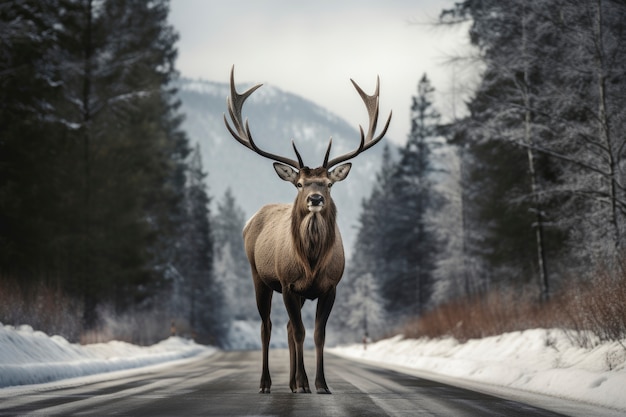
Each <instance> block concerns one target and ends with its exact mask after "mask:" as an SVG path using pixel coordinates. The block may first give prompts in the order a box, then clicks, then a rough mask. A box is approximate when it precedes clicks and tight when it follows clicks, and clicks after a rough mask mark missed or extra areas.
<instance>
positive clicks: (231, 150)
mask: <svg viewBox="0 0 626 417" xmlns="http://www.w3.org/2000/svg"><path fill="white" fill-rule="evenodd" d="M249 87H250V85H238V86H237V89H238V91H240V92H241V91H243V90H244V89H246V88H249ZM178 88H179V92H178V95H179V97H180V99H181V101H182V108H181V111H182V113H184V114H185V115H186V119H185V121H184V123H183V129H184V130H186V132H187V134H188V136H189V139H190V141H191V142H192V144H195V143H196V142H198V143H200V147H201V149H202V154H203V164H204V169H205V171H207V172H208V174H209V176H208V180H207V181H208V184H209V192H210V194H211V195H212V196H213V197H214V201H215V200H219V199H221V198H222V196H223V195H224V192H225V190H226V189H227V188H228V187H230V188H231V189H232V191H233V194H234V195H235V198H236V200H237V202H238V203H239V205H241V207H242V208H243V209H244V211H245V212H246V215H247V216H252V214H254V212H256V210H258V209H259V208H260V207H261V206H262V205H264V204H267V203H272V202H292V201H293V199H294V197H295V193H296V190H295V188H294V187H293V186H292V185H291V184H289V183H287V182H284V181H282V180H280V179H279V178H278V176H277V175H276V173H275V171H274V169H273V167H272V162H271V161H270V160H269V159H266V158H263V157H261V156H259V155H256V154H254V152H252V151H250V150H248V149H246V148H245V147H243V146H242V145H240V144H239V143H237V142H236V141H235V140H234V139H233V138H232V137H231V136H230V134H229V133H228V131H227V130H226V127H225V126H224V120H223V114H224V113H225V112H226V97H227V96H228V94H229V87H228V84H226V83H217V82H212V81H197V80H189V79H183V80H181V81H179V83H178ZM243 114H244V118H246V117H248V119H249V121H250V130H251V131H252V135H253V137H254V139H255V141H256V142H257V143H258V145H259V147H261V148H262V149H265V150H267V151H270V152H273V153H277V154H280V155H285V156H287V157H290V158H294V159H295V155H294V153H293V149H292V148H291V139H294V140H295V142H296V145H297V146H298V150H299V151H300V153H301V154H302V158H303V160H304V163H305V164H307V165H309V166H311V167H316V166H319V165H321V164H322V160H323V159H324V152H325V151H326V146H327V145H328V139H329V138H330V137H331V136H332V137H333V151H332V152H331V158H332V157H333V156H336V155H338V154H341V153H345V152H348V151H350V150H351V149H354V148H356V147H357V146H358V144H359V138H360V135H359V133H358V130H357V129H358V125H359V124H362V125H364V126H365V127H367V123H368V121H367V120H353V121H351V123H350V124H348V123H347V122H346V121H344V120H343V119H341V118H339V117H337V116H335V115H334V114H332V113H330V112H329V111H327V110H325V109H323V108H321V107H320V106H318V105H316V104H314V103H312V102H310V101H308V100H306V99H304V98H302V97H299V96H296V95H294V94H290V93H287V92H284V91H281V90H279V89H278V88H275V87H273V86H271V85H264V86H263V87H261V88H260V89H258V90H257V91H256V92H255V93H254V94H253V95H252V96H251V97H250V98H249V99H248V101H246V103H245V105H244V109H243ZM382 123H383V121H381V125H382ZM385 140H386V139H383V141H385ZM387 143H388V142H387ZM383 146H384V143H379V144H378V145H376V146H375V147H373V148H371V149H370V150H368V151H367V152H365V153H364V154H362V155H359V156H358V157H357V158H355V159H354V160H353V161H352V162H353V168H352V171H351V172H350V175H349V177H348V178H347V180H346V181H344V182H342V183H339V184H337V185H336V186H335V187H334V188H333V198H334V200H335V203H336V205H337V208H338V211H339V220H338V221H339V227H340V230H341V233H342V236H343V239H344V246H345V248H346V252H347V253H348V254H349V253H350V252H351V251H352V248H353V245H354V239H355V237H356V236H355V235H356V229H355V226H356V225H357V221H356V220H357V218H358V215H359V212H360V208H361V200H362V199H363V198H364V197H367V196H368V195H369V193H370V191H371V189H372V184H373V182H374V178H375V175H376V172H377V171H378V169H379V168H380V165H381V155H382V150H383Z"/></svg>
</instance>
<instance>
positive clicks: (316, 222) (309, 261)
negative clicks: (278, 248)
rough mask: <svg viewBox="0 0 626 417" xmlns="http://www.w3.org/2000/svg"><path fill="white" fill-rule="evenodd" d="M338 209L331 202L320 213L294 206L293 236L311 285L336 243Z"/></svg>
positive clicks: (292, 219) (299, 257)
mask: <svg viewBox="0 0 626 417" xmlns="http://www.w3.org/2000/svg"><path fill="white" fill-rule="evenodd" d="M336 217H337V209H336V207H335V204H334V203H333V202H332V201H330V204H329V205H328V207H326V208H325V209H324V210H322V211H321V212H319V213H311V212H309V211H308V210H307V211H303V210H301V209H299V208H298V207H297V205H294V209H293V213H292V218H291V234H292V239H293V242H294V247H295V249H296V253H297V256H298V259H299V261H300V264H301V265H302V267H303V268H304V271H305V275H306V279H307V282H309V283H310V281H311V280H313V279H314V278H315V277H316V276H317V274H318V273H319V271H320V270H321V269H322V268H324V266H325V265H326V263H327V260H328V258H329V255H330V254H331V253H332V248H333V245H334V243H335V219H336Z"/></svg>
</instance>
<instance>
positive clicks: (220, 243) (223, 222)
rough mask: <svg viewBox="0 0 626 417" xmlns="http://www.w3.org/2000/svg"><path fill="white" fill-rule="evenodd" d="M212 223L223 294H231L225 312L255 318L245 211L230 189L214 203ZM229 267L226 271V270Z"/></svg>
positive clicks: (234, 315) (255, 309)
mask: <svg viewBox="0 0 626 417" xmlns="http://www.w3.org/2000/svg"><path fill="white" fill-rule="evenodd" d="M213 221H214V224H215V258H216V262H217V263H218V264H219V266H220V275H219V276H218V277H217V279H218V280H220V282H221V284H222V286H223V288H224V291H225V292H226V294H230V297H229V302H230V305H228V306H227V307H228V314H229V315H230V317H232V318H233V319H238V320H250V319H252V320H256V319H257V318H258V311H257V308H256V298H255V295H254V285H253V284H252V280H251V278H250V266H249V263H248V258H247V257H246V253H245V250H244V246H243V236H242V233H243V227H244V224H245V214H244V212H243V210H242V209H241V207H239V206H238V205H237V202H236V201H235V197H234V196H233V193H232V191H231V190H230V188H228V189H226V192H225V193H224V196H223V198H222V200H221V201H219V202H218V204H217V213H216V214H215V217H214V219H213ZM229 268H230V270H227V269H229Z"/></svg>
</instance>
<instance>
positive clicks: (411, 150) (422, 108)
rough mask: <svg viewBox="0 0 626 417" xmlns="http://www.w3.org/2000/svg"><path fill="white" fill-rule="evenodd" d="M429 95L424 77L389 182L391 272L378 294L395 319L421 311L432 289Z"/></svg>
mask: <svg viewBox="0 0 626 417" xmlns="http://www.w3.org/2000/svg"><path fill="white" fill-rule="evenodd" d="M433 92H434V88H433V87H432V86H431V84H430V81H429V80H428V77H427V76H426V75H425V74H424V75H423V77H422V78H421V79H420V82H419V83H418V88H417V96H415V97H413V104H412V106H411V112H412V113H411V132H410V134H409V138H408V141H407V143H406V145H405V147H404V148H403V149H402V150H401V151H400V152H401V155H400V160H399V162H398V164H397V166H396V168H395V170H394V173H393V176H392V179H391V189H392V199H393V202H394V204H391V205H390V211H389V212H388V213H387V216H388V217H387V218H388V220H389V221H390V222H391V223H392V228H393V232H392V235H393V240H390V242H389V243H390V245H389V247H388V248H387V249H388V253H387V255H388V259H389V263H390V265H391V271H390V274H389V276H388V278H387V279H386V282H385V286H384V294H385V299H386V301H387V307H388V310H389V311H390V313H393V314H396V315H400V316H408V315H419V314H420V313H422V312H423V311H424V310H425V309H426V308H427V306H428V304H429V302H430V299H431V296H432V291H433V270H434V268H435V256H436V251H437V241H436V238H435V236H434V234H433V232H432V230H431V228H430V224H429V219H428V216H429V213H430V211H431V210H433V209H435V204H436V202H437V199H436V197H435V190H434V187H433V182H432V173H433V171H434V167H433V166H432V162H431V158H432V150H433V148H434V147H435V146H437V137H438V133H437V129H438V126H439V119H440V115H439V113H438V112H437V111H436V110H435V109H434V108H433V102H432V95H433Z"/></svg>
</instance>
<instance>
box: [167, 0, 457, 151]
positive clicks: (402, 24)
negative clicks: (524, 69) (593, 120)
mask: <svg viewBox="0 0 626 417" xmlns="http://www.w3.org/2000/svg"><path fill="white" fill-rule="evenodd" d="M452 4H453V0H343V1H342V0H308V1H294V0H258V1H253V0H220V1H218V0H171V13H170V21H171V23H172V24H173V25H174V27H175V28H176V29H177V30H178V32H179V34H180V40H179V43H178V51H179V56H178V61H177V67H178V70H179V71H180V73H181V74H182V75H183V76H185V77H191V78H202V79H206V80H212V81H221V82H227V81H228V76H229V71H230V67H231V66H232V65H233V64H235V80H236V82H237V83H240V82H241V83H243V82H255V83H264V84H269V85H274V86H276V87H278V88H280V89H282V90H285V91H289V92H292V93H295V94H298V95H300V96H303V97H305V98H307V99H309V100H312V101H313V102H315V103H317V104H319V105H321V106H323V107H325V108H327V109H329V110H330V111H332V112H334V113H336V114H338V115H339V116H341V117H343V118H345V119H346V120H347V121H348V123H350V124H351V125H353V126H354V127H355V128H356V127H357V126H358V125H359V124H362V125H364V126H365V127H366V126H367V113H366V112H365V107H364V105H363V103H362V101H361V99H360V98H359V96H358V95H357V93H356V91H355V90H354V88H353V87H352V84H351V83H350V81H349V79H350V78H353V79H354V80H355V81H356V82H357V83H358V84H359V85H360V86H361V87H362V88H363V89H364V90H365V91H366V92H368V93H372V92H373V89H374V87H375V83H376V75H380V83H381V86H380V108H381V119H382V118H383V117H385V118H386V115H387V114H388V113H389V110H393V113H394V116H393V120H392V122H391V127H390V129H389V133H388V134H387V135H388V137H389V138H390V139H393V140H394V141H395V142H398V143H403V142H404V141H405V140H406V136H407V133H408V131H409V126H410V125H409V114H410V113H409V112H410V105H411V97H412V96H413V95H415V94H416V91H417V83H418V81H419V79H420V77H421V75H422V74H423V73H424V72H426V73H427V74H428V76H429V78H430V79H431V81H432V84H433V86H434V87H435V88H436V89H437V91H438V93H437V98H436V100H437V102H436V103H435V104H436V105H437V108H438V110H439V111H440V112H441V113H442V114H444V116H449V115H450V114H451V112H452V108H453V107H452V104H451V102H452V101H451V99H450V97H451V96H452V85H453V83H452V80H453V79H459V78H462V74H461V75H459V73H460V71H461V70H460V69H458V68H457V69H456V70H453V69H452V67H451V66H450V65H444V62H445V61H446V59H447V58H448V57H449V56H450V55H454V54H458V53H459V51H462V50H464V49H466V48H467V46H466V38H467V36H466V33H467V27H465V28H457V29H449V28H447V29H446V28H433V27H432V26H431V25H428V24H427V23H428V22H432V21H434V20H435V19H436V18H437V16H438V15H439V13H440V11H441V10H442V9H444V8H450V7H451V6H452ZM459 107H462V106H457V107H456V111H459V110H460V108H459ZM382 122H383V121H381V124H382Z"/></svg>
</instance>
